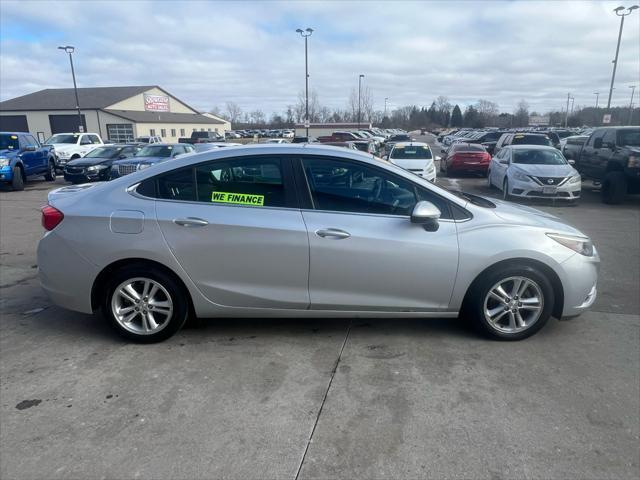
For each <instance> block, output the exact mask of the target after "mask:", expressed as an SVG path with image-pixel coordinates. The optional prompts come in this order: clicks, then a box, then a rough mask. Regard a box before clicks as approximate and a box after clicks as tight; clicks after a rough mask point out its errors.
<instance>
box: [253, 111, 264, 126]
mask: <svg viewBox="0 0 640 480" xmlns="http://www.w3.org/2000/svg"><path fill="white" fill-rule="evenodd" d="M250 115H251V123H254V124H256V125H262V124H264V121H265V116H264V112H263V111H262V110H260V109H257V110H254V111H252V112H251V113H250Z"/></svg>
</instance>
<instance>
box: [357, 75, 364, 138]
mask: <svg viewBox="0 0 640 480" xmlns="http://www.w3.org/2000/svg"><path fill="white" fill-rule="evenodd" d="M363 78H364V75H363V74H362V73H361V74H360V75H359V76H358V128H360V91H361V90H362V79H363Z"/></svg>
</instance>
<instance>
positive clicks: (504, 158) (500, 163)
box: [491, 148, 511, 190]
mask: <svg viewBox="0 0 640 480" xmlns="http://www.w3.org/2000/svg"><path fill="white" fill-rule="evenodd" d="M510 159H511V149H510V148H503V149H501V150H500V152H499V153H498V154H497V155H496V156H495V157H494V158H493V159H492V160H491V162H492V163H491V183H492V184H493V185H495V186H496V187H498V188H499V189H500V190H502V188H503V186H504V178H505V176H506V174H507V168H509V162H510Z"/></svg>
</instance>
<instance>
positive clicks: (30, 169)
mask: <svg viewBox="0 0 640 480" xmlns="http://www.w3.org/2000/svg"><path fill="white" fill-rule="evenodd" d="M36 175H43V176H44V178H45V180H47V181H49V182H52V181H54V180H55V179H56V164H55V154H54V150H53V147H51V146H48V145H45V146H42V145H40V143H39V142H38V140H36V139H35V137H34V136H33V135H31V134H30V133H21V132H0V182H2V183H8V184H9V185H11V187H13V189H14V190H23V189H24V182H25V181H26V179H27V177H31V176H36Z"/></svg>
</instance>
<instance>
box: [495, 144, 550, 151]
mask: <svg viewBox="0 0 640 480" xmlns="http://www.w3.org/2000/svg"><path fill="white" fill-rule="evenodd" d="M504 148H511V149H512V150H555V151H556V152H560V150H558V149H557V148H556V147H552V146H550V145H523V144H518V145H506V146H505V147H504Z"/></svg>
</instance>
